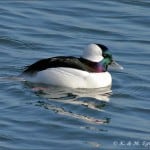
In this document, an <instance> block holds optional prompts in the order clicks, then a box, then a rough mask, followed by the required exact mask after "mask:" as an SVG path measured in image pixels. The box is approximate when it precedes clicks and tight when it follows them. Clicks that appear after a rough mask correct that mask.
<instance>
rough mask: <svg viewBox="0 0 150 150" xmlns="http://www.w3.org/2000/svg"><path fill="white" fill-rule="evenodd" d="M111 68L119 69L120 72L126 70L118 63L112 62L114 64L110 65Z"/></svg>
mask: <svg viewBox="0 0 150 150" xmlns="http://www.w3.org/2000/svg"><path fill="white" fill-rule="evenodd" d="M110 67H111V68H113V69H119V70H123V69H124V68H123V67H122V66H121V65H119V64H118V63H117V62H116V61H114V60H113V61H112V63H111V64H110Z"/></svg>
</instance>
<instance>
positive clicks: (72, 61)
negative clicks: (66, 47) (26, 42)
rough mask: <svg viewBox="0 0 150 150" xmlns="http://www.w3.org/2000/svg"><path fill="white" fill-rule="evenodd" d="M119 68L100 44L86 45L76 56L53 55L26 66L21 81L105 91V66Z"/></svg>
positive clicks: (107, 82)
mask: <svg viewBox="0 0 150 150" xmlns="http://www.w3.org/2000/svg"><path fill="white" fill-rule="evenodd" d="M111 65H112V66H117V67H119V68H121V69H122V67H121V66H120V65H119V64H118V63H116V61H114V59H113V57H112V54H111V52H110V51H109V49H108V48H107V47H106V46H105V45H103V44H95V43H94V44H89V45H87V47H86V48H85V49H84V50H83V53H82V55H81V56H79V57H75V56H56V57H51V58H45V59H41V60H39V61H37V62H35V63H33V64H31V65H28V66H26V67H25V69H24V71H23V72H22V76H23V78H24V79H25V80H26V81H28V82H32V83H38V84H46V85H51V86H59V87H66V88H104V87H108V86H111V85H112V77H111V74H110V73H109V72H108V66H111Z"/></svg>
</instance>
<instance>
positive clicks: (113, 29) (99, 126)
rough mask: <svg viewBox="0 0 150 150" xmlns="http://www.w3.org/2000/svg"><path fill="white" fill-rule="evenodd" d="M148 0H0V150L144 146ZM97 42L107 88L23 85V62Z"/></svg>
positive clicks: (149, 144) (148, 145)
mask: <svg viewBox="0 0 150 150" xmlns="http://www.w3.org/2000/svg"><path fill="white" fill-rule="evenodd" d="M149 7H150V1H149V0H142V1H140V0H132V1H129V0H106V1H104V0H103V1H102V0H101V1H100V0H92V1H91V0H86V1H84V0H76V1H69V0H68V1H67V0H64V1H58V0H51V1H48V0H45V1H41V0H34V1H33V0H32V1H24V0H16V1H15V0H5V1H0V64H1V65H0V91H1V92H0V112H1V115H0V149H2V150H50V149H52V150H56V149H57V150H59V149H61V150H63V149H64V150H67V149H68V150H76V149H82V150H91V149H110V150H112V149H114V150H117V149H118V150H121V149H132V150H133V149H140V150H141V149H150V127H149V124H150V121H149V114H150V108H149V97H150V94H149V91H150V78H149V75H150V69H149V68H150V61H149V58H150V50H149V42H150V40H149V33H150V29H149V25H150V18H149V16H150V11H149ZM89 43H102V44H105V45H107V46H108V47H109V49H110V50H111V51H112V53H113V56H114V57H115V58H116V60H118V62H119V63H120V64H122V65H123V67H124V70H123V71H113V70H112V71H111V74H112V77H113V86H112V88H111V89H109V88H108V89H97V90H95V89H91V90H79V89H77V90H72V89H65V88H59V87H51V86H42V85H41V86H40V85H32V84H30V83H26V82H24V81H22V80H18V79H17V78H15V77H16V76H17V75H19V74H20V73H21V72H22V71H23V68H24V67H25V66H26V65H28V64H31V63H33V62H35V61H36V60H39V59H41V58H47V57H52V56H58V55H80V54H81V52H82V49H83V48H84V47H85V46H86V45H87V44H89Z"/></svg>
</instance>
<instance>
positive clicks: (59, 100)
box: [28, 84, 112, 124]
mask: <svg viewBox="0 0 150 150" xmlns="http://www.w3.org/2000/svg"><path fill="white" fill-rule="evenodd" d="M28 85H29V84H28ZM30 87H31V88H32V90H33V91H34V92H35V93H36V94H37V95H38V96H40V97H42V98H46V99H48V101H46V102H45V101H44V102H43V101H38V104H37V105H38V106H42V107H44V108H46V109H49V110H52V111H54V112H56V113H58V114H61V115H66V116H69V117H73V118H76V119H80V120H83V121H86V122H89V123H95V124H107V123H109V121H110V119H109V118H108V117H103V119H97V118H95V117H93V116H91V113H92V112H91V111H94V112H93V113H95V111H97V112H99V113H100V112H103V113H104V112H105V110H104V107H105V106H106V104H107V103H108V102H109V97H110V95H111V93H112V91H111V87H106V88H103V89H102V88H101V89H68V88H61V87H53V86H46V85H38V84H34V85H33V84H32V85H31V84H30Z"/></svg>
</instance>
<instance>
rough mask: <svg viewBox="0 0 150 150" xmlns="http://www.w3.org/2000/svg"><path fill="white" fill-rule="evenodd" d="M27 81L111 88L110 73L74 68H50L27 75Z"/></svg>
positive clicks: (64, 85)
mask: <svg viewBox="0 0 150 150" xmlns="http://www.w3.org/2000/svg"><path fill="white" fill-rule="evenodd" d="M24 77H25V79H26V80H27V81H30V82H34V83H44V84H50V85H54V86H62V87H69V88H100V87H107V86H110V85H111V83H112V78H111V75H110V73H108V72H103V73H89V72H86V71H82V70H78V69H72V68H64V67H58V68H49V69H46V70H43V71H39V72H38V73H36V74H35V75H33V76H32V75H31V76H29V75H25V76H24Z"/></svg>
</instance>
